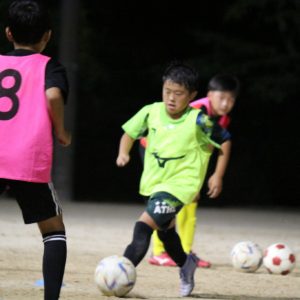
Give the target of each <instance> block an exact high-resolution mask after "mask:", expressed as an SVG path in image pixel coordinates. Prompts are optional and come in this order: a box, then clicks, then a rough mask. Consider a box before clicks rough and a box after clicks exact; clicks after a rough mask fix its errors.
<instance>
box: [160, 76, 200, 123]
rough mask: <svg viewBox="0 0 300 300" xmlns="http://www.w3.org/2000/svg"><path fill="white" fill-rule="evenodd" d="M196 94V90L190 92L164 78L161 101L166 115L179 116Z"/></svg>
mask: <svg viewBox="0 0 300 300" xmlns="http://www.w3.org/2000/svg"><path fill="white" fill-rule="evenodd" d="M196 94H197V92H196V91H195V92H192V93H190V92H189V90H188V89H186V87H185V86H183V85H180V84H178V83H175V82H173V81H171V80H166V81H165V82H164V84H163V102H164V103H165V106H166V111H167V113H168V115H169V116H170V117H171V118H173V119H178V118H180V117H181V116H182V114H183V113H184V112H185V109H186V108H187V106H188V105H189V103H190V101H191V100H193V99H194V98H195V96H196Z"/></svg>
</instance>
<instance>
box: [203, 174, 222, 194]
mask: <svg viewBox="0 0 300 300" xmlns="http://www.w3.org/2000/svg"><path fill="white" fill-rule="evenodd" d="M222 186H223V179H222V177H220V176H218V175H216V174H213V175H212V176H211V177H210V178H209V180H208V192H207V195H208V196H209V197H210V198H216V197H218V196H219V195H220V193H221V192H222Z"/></svg>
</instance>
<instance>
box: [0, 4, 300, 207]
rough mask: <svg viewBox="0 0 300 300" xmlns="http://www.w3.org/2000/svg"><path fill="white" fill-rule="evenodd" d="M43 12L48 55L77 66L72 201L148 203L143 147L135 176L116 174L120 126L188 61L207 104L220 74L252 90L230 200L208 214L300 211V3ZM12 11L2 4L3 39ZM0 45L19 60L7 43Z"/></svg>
mask: <svg viewBox="0 0 300 300" xmlns="http://www.w3.org/2000/svg"><path fill="white" fill-rule="evenodd" d="M44 2H47V3H48V5H49V8H50V10H51V12H52V17H53V33H54V34H53V39H52V40H51V42H50V44H49V47H48V48H47V50H46V51H45V54H47V55H54V56H56V57H57V58H58V59H60V60H61V62H62V63H63V64H64V65H65V66H66V67H67V69H68V72H69V76H70V81H71V87H72V92H71V95H70V98H69V103H68V105H67V107H66V109H67V111H68V114H67V122H68V123H69V127H70V128H71V129H72V131H73V137H74V141H73V145H72V147H71V148H70V149H68V150H65V149H61V148H58V149H57V153H56V163H55V166H54V181H55V183H56V185H57V186H58V189H60V190H61V192H62V193H63V194H65V196H66V197H70V198H72V199H74V200H76V201H87V200H88V201H91V200H92V201H107V200H108V199H112V200H114V201H132V202H138V201H140V198H139V196H138V183H139V176H140V174H141V170H142V166H141V162H140V159H139V156H138V151H137V147H135V148H134V149H133V153H132V161H131V163H130V165H128V166H127V167H125V168H123V169H119V168H117V167H116V165H115V159H116V156H117V152H118V144H119V139H120V137H121V135H122V130H121V125H122V124H123V123H124V122H125V121H126V120H127V119H128V118H130V117H131V116H132V115H133V114H134V113H135V112H136V111H137V110H139V109H140V108H141V107H142V106H143V105H145V104H147V103H151V102H154V101H159V100H161V84H162V82H161V76H162V73H163V71H164V69H165V68H166V66H167V65H168V64H169V63H170V62H171V61H173V60H175V59H177V60H183V61H184V62H187V63H190V64H192V65H194V66H195V67H196V68H197V69H198V71H199V73H200V79H201V84H200V86H199V98H200V97H203V96H205V94H206V85H207V83H208V81H209V79H210V78H211V77H212V76H213V75H215V74H217V73H221V72H229V73H233V74H235V75H236V76H237V77H238V78H239V79H240V81H241V94H240V95H239V97H238V99H237V103H236V106H235V107H234V110H233V112H232V123H231V125H230V131H231V133H232V135H233V149H232V156H231V160H230V164H229V167H228V170H227V172H226V176H225V179H224V189H223V193H222V195H221V197H219V199H218V200H209V199H207V198H206V197H205V189H204V190H203V195H202V196H203V197H202V201H201V203H200V205H221V206H222V205H227V206H228V205H244V206H246V205H256V206H257V205H259V206H264V205H272V206H287V205H288V206H293V207H296V206H298V203H299V200H300V193H299V188H298V186H299V171H300V168H299V155H300V152H299V122H298V119H299V108H300V106H299V95H300V80H299V79H300V1H298V0H277V1H274V0H253V1H246V0H228V1H217V0H213V1H199V3H198V4H197V7H196V6H195V5H192V4H191V2H189V1H185V2H182V3H181V4H180V5H178V4H176V5H175V3H173V2H166V1H164V2H163V1H161V2H163V3H158V2H153V3H145V2H140V3H139V4H137V3H134V2H130V1H126V2H125V1H121V2H118V3H117V2H102V1H91V0H88V1H79V0H73V1H70V0H64V1H58V0H51V1H50V0H49V1H44ZM7 3H8V1H1V3H0V11H1V24H0V25H1V28H2V31H4V13H5V8H6V5H7ZM0 45H1V47H0V50H1V52H2V53H5V51H8V50H10V49H11V45H9V44H8V43H7V42H6V40H5V37H4V35H2V36H1V38H0ZM136 146H137V145H136ZM63 151H64V153H63V154H61V153H62V152H63Z"/></svg>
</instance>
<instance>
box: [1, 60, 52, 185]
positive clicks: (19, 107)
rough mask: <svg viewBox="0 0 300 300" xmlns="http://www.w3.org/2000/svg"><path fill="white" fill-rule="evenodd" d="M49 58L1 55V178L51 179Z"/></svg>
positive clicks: (47, 180) (23, 179)
mask: <svg viewBox="0 0 300 300" xmlns="http://www.w3.org/2000/svg"><path fill="white" fill-rule="evenodd" d="M49 59H50V58H49V57H47V56H44V55H42V54H32V55H26V56H6V55H0V178H6V179H14V180H22V181H31V182H49V181H51V166H52V154H53V153H52V152H53V139H52V123H51V120H50V117H49V114H48V109H47V100H46V95H45V70H46V65H47V62H48V61H49Z"/></svg>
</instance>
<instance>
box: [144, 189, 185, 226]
mask: <svg viewBox="0 0 300 300" xmlns="http://www.w3.org/2000/svg"><path fill="white" fill-rule="evenodd" d="M182 207H183V203H182V202H181V201H180V200H178V199H177V198H176V197H174V196H173V195H171V194H169V193H167V192H157V193H154V194H152V195H151V196H150V198H149V200H148V203H147V207H146V211H147V213H148V214H149V215H150V216H151V217H152V219H153V220H154V221H155V223H156V225H157V226H158V227H159V228H160V230H166V229H168V227H169V226H170V224H171V222H172V220H173V219H175V216H176V215H177V214H178V213H179V211H180V210H181V208H182Z"/></svg>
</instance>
